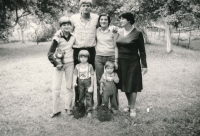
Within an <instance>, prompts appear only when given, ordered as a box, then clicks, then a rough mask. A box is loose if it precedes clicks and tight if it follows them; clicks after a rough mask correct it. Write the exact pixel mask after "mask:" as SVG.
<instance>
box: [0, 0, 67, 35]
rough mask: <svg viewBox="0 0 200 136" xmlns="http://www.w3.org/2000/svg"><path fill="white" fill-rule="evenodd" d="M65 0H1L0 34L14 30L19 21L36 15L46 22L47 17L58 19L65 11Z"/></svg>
mask: <svg viewBox="0 0 200 136" xmlns="http://www.w3.org/2000/svg"><path fill="white" fill-rule="evenodd" d="M65 4H66V1H65V0H56V1H54V0H1V1H0V34H2V33H3V32H4V31H5V30H6V29H10V28H13V27H14V26H15V25H17V24H18V23H19V20H20V19H21V18H23V17H25V16H28V15H34V16H37V17H38V18H40V19H41V20H44V19H45V18H46V17H47V16H49V17H51V18H53V19H57V18H58V17H59V16H58V15H59V13H60V12H62V11H64V8H65Z"/></svg>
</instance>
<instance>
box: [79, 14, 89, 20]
mask: <svg viewBox="0 0 200 136" xmlns="http://www.w3.org/2000/svg"><path fill="white" fill-rule="evenodd" d="M91 18H92V15H91V13H90V17H89V18H88V19H84V20H87V21H90V20H91ZM80 20H81V21H82V20H83V18H82V16H81V13H80Z"/></svg>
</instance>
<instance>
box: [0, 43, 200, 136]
mask: <svg viewBox="0 0 200 136" xmlns="http://www.w3.org/2000/svg"><path fill="white" fill-rule="evenodd" d="M49 46H50V43H49V42H47V43H40V44H39V45H36V44H35V43H26V44H23V45H22V44H21V43H10V44H1V45H0V136H78V135H81V136H93V135H95V136H122V135H126V136H189V135H192V136H199V135H200V72H199V70H200V52H199V51H193V50H187V49H184V48H181V47H177V46H174V47H173V52H172V53H171V54H167V53H166V49H165V46H164V45H162V44H160V43H158V44H152V45H146V51H147V61H148V73H147V74H146V75H145V76H144V77H143V81H144V90H143V91H142V92H141V93H139V94H138V98H137V113H138V114H137V117H136V118H134V119H131V118H130V117H129V115H128V114H127V113H123V112H122V109H123V108H124V107H125V106H126V105H127V101H126V99H125V95H124V93H122V92H119V99H120V111H119V113H118V114H117V115H115V116H114V117H113V119H112V121H110V122H103V123H102V122H99V121H98V120H97V118H96V112H95V111H94V114H93V117H92V118H91V119H88V118H87V117H85V118H82V119H79V120H76V119H74V118H73V117H72V116H68V115H67V114H66V113H65V112H64V103H63V102H64V93H65V88H64V84H65V83H64V82H63V86H62V91H61V99H62V103H61V106H62V108H63V110H62V114H61V116H59V117H57V118H53V119H51V118H49V116H48V115H49V113H51V111H52V109H51V108H52V91H51V84H52V72H53V67H52V65H51V64H50V62H49V61H48V59H47V55H46V54H47V51H48V48H49ZM95 100H96V95H95ZM95 102H96V101H95ZM147 108H150V112H147V110H146V109H147Z"/></svg>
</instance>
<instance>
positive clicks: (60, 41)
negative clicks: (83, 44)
mask: <svg viewBox="0 0 200 136" xmlns="http://www.w3.org/2000/svg"><path fill="white" fill-rule="evenodd" d="M59 25H60V27H61V30H62V32H63V34H64V35H63V36H62V37H57V36H55V37H54V38H53V41H52V44H51V47H50V49H49V52H48V55H47V56H48V58H49V60H50V62H51V63H52V64H53V65H54V67H56V68H55V70H54V74H53V87H52V90H53V113H51V114H50V117H51V118H53V117H55V116H57V115H59V114H60V113H61V110H60V107H59V106H60V90H61V83H62V77H63V74H65V80H66V90H67V91H66V98H65V110H66V112H67V113H68V114H69V115H71V110H72V98H73V91H72V79H73V69H74V61H73V49H72V46H73V45H74V43H75V37H74V36H72V35H71V33H70V30H71V22H70V20H69V18H67V17H61V18H60V19H59ZM57 49H59V50H62V51H63V52H64V57H63V59H62V62H61V63H62V64H59V63H58V62H57V61H56V58H55V55H54V54H55V52H56V50H57Z"/></svg>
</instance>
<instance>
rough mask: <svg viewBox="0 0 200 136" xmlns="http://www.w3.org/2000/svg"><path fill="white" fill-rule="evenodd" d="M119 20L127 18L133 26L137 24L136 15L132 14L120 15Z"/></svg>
mask: <svg viewBox="0 0 200 136" xmlns="http://www.w3.org/2000/svg"><path fill="white" fill-rule="evenodd" d="M119 18H125V19H126V20H127V21H129V22H130V24H131V25H133V24H134V23H135V15H134V14H133V13H131V12H125V13H122V14H121V15H119Z"/></svg>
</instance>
